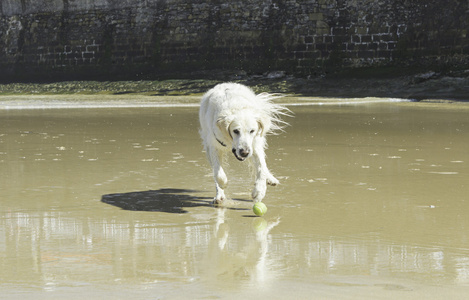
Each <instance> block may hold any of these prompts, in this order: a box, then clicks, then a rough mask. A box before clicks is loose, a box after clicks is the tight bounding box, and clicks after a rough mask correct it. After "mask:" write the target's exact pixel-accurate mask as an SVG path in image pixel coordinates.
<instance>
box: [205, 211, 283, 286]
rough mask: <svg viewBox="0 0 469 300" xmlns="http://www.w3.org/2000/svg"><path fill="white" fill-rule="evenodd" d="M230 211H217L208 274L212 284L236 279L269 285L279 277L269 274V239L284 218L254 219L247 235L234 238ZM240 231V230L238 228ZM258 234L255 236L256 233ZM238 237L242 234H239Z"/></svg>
mask: <svg viewBox="0 0 469 300" xmlns="http://www.w3.org/2000/svg"><path fill="white" fill-rule="evenodd" d="M226 211H227V209H226V208H220V209H219V210H218V211H217V214H218V215H217V222H216V225H215V230H214V239H213V240H212V243H210V245H209V251H208V253H207V254H208V256H207V259H208V260H209V261H208V262H204V270H206V271H207V274H206V275H207V276H208V277H209V278H208V279H209V281H210V282H212V283H213V282H216V281H218V282H220V283H221V284H223V285H226V284H227V283H228V282H238V280H232V279H235V278H236V279H246V280H249V281H253V282H256V283H258V282H266V281H268V280H269V278H270V277H272V276H274V275H275V274H273V273H271V272H269V265H272V262H269V255H268V250H269V235H270V231H271V230H272V229H273V228H274V227H276V226H277V225H278V224H279V223H280V218H276V219H272V220H265V219H264V218H253V220H252V224H251V226H248V227H249V228H246V229H248V232H246V233H247V234H245V235H243V234H237V235H236V236H234V233H231V234H230V226H229V219H227V220H225V212H226ZM236 227H237V228H238V229H239V226H238V225H237V226H236ZM253 231H254V232H253ZM236 233H239V232H238V230H236Z"/></svg>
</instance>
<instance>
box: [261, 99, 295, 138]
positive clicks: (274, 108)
mask: <svg viewBox="0 0 469 300" xmlns="http://www.w3.org/2000/svg"><path fill="white" fill-rule="evenodd" d="M256 97H257V99H258V100H259V102H261V103H262V104H261V105H260V107H259V109H260V110H261V113H262V114H263V115H264V116H267V118H268V119H269V121H270V126H269V128H267V132H266V133H267V134H279V133H282V132H284V131H285V127H287V126H288V125H289V124H288V123H287V122H285V121H284V120H282V117H293V113H292V111H291V110H289V109H288V108H287V107H285V106H284V105H281V104H277V103H274V100H276V99H279V98H282V97H285V95H283V94H269V93H261V94H258V95H256Z"/></svg>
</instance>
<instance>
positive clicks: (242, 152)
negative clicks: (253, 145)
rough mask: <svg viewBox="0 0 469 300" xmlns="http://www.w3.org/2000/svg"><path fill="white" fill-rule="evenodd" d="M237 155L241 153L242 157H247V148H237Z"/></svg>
mask: <svg viewBox="0 0 469 300" xmlns="http://www.w3.org/2000/svg"><path fill="white" fill-rule="evenodd" d="M239 155H241V156H242V157H247V156H248V155H249V150H246V149H239Z"/></svg>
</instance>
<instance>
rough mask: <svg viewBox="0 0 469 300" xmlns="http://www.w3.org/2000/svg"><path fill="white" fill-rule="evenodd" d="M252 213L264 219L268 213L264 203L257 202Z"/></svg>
mask: <svg viewBox="0 0 469 300" xmlns="http://www.w3.org/2000/svg"><path fill="white" fill-rule="evenodd" d="M252 211H253V212H254V213H255V214H256V216H259V217H262V216H263V215H264V214H265V213H266V212H267V206H265V204H264V203H262V202H257V203H255V204H254V206H253V207H252Z"/></svg>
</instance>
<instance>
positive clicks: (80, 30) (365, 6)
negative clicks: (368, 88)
mask: <svg viewBox="0 0 469 300" xmlns="http://www.w3.org/2000/svg"><path fill="white" fill-rule="evenodd" d="M468 29H469V7H468V1H465V0H464V1H460V0H446V1H423V0H230V1H222V0H205V1H203V0H132V1H131V0H121V1H117V0H2V2H0V49H1V50H0V68H1V69H0V73H1V74H0V76H1V77H2V78H3V79H5V78H6V79H8V78H13V77H18V78H19V77H28V76H46V77H47V76H51V77H62V76H64V78H65V77H77V78H91V77H95V76H104V77H113V76H116V75H122V76H124V77H132V76H134V77H135V76H138V75H141V74H154V75H160V74H167V73H174V72H175V73H181V74H182V73H187V72H191V71H194V70H201V69H202V70H211V69H221V68H224V69H244V70H246V71H248V72H264V71H268V70H285V71H288V72H290V73H294V74H301V75H308V74H322V73H325V72H333V71H336V70H339V69H344V68H357V67H367V66H387V65H395V64H401V65H402V64H404V65H424V66H435V65H438V66H449V67H452V66H454V67H458V66H459V67H460V66H462V65H463V66H468V57H469V42H468V38H467V31H468Z"/></svg>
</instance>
